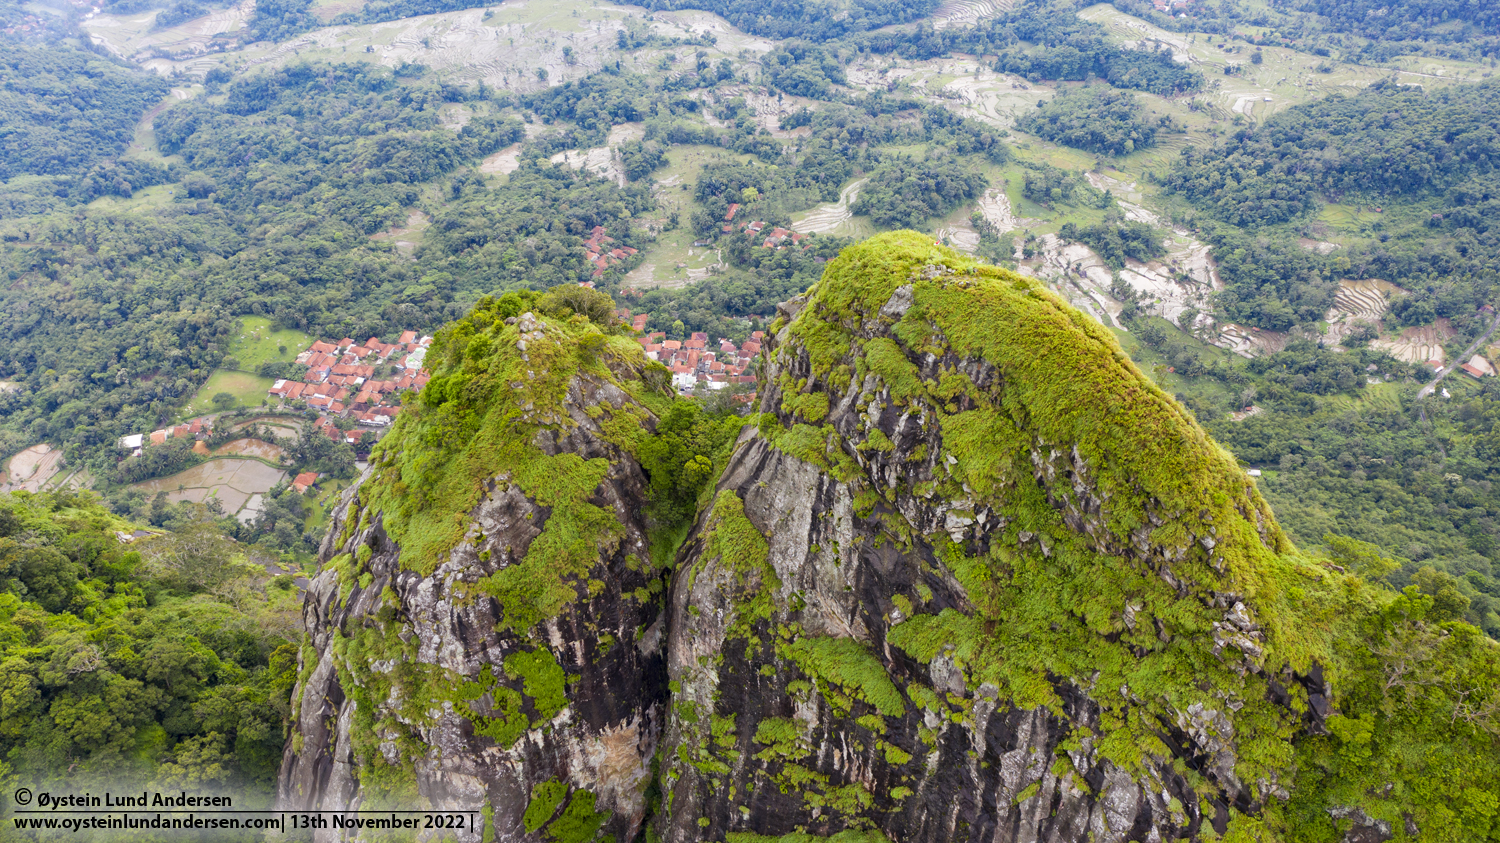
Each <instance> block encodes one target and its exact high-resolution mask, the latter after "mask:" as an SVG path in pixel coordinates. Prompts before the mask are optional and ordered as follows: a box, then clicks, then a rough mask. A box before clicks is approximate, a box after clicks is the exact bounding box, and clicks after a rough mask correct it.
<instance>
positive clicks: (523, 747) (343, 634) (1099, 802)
mask: <svg viewBox="0 0 1500 843" xmlns="http://www.w3.org/2000/svg"><path fill="white" fill-rule="evenodd" d="M772 333H773V335H774V336H773V338H772V339H771V340H770V342H769V343H768V349H769V350H768V353H767V357H766V361H767V362H766V366H765V369H764V372H763V373H762V378H761V383H762V385H763V392H762V396H761V398H760V403H759V410H760V412H759V414H758V415H754V416H751V417H750V419H749V421H750V423H749V424H747V426H746V427H745V428H744V430H743V432H742V433H741V435H740V437H739V440H738V441H737V442H736V443H735V445H734V448H733V451H732V453H731V454H729V455H728V457H727V464H726V465H724V467H723V469H722V471H721V472H720V473H719V475H718V477H717V482H716V483H714V484H712V486H711V488H708V489H706V490H704V492H703V494H702V495H701V497H700V506H699V508H698V514H697V517H696V521H695V523H694V524H693V525H692V528H691V530H690V531H688V532H687V534H686V535H687V537H686V539H685V540H683V541H681V542H680V545H679V544H677V543H674V542H670V541H667V540H665V539H663V538H662V535H663V534H664V533H670V531H664V530H660V529H659V527H660V526H661V525H656V524H651V523H648V519H647V518H646V516H645V515H644V514H643V513H644V512H645V505H644V504H645V499H646V495H647V492H646V489H647V485H648V477H647V476H646V474H645V472H644V470H643V469H642V467H641V461H640V460H638V459H637V456H636V454H637V450H636V449H637V447H638V445H639V443H640V442H641V441H642V438H643V437H649V436H651V435H652V431H653V430H654V426H655V422H656V418H657V413H659V412H661V409H662V407H663V406H665V402H669V401H670V399H669V398H666V397H664V396H663V394H662V392H661V390H660V388H659V387H658V386H657V384H658V382H659V372H657V371H656V370H654V369H653V367H652V366H651V364H649V363H647V362H646V361H645V360H644V359H642V358H641V355H640V354H639V351H638V349H637V348H636V347H635V345H634V343H630V342H626V341H622V340H621V339H620V338H617V337H607V336H605V335H604V334H602V333H601V332H600V331H599V330H598V329H597V328H595V327H594V326H592V325H589V324H587V323H586V321H584V320H582V319H581V317H574V318H572V319H560V318H555V317H549V318H546V319H538V318H537V317H535V316H533V315H531V314H526V315H523V316H521V317H520V318H519V319H517V318H511V319H509V320H506V319H503V318H501V317H500V316H498V315H496V314H495V313H494V312H493V310H492V311H491V312H489V313H488V314H487V313H486V312H485V310H484V307H483V306H482V307H481V308H480V310H479V311H476V314H471V316H470V317H468V319H467V320H466V321H464V322H463V323H461V324H459V325H458V326H455V327H451V328H449V329H447V330H446V331H445V334H444V338H443V340H442V341H441V342H440V346H441V347H440V348H438V349H435V351H434V354H433V355H432V357H431V358H430V359H435V360H437V361H438V362H437V363H436V364H435V365H436V366H437V367H438V372H437V376H436V377H435V378H434V380H433V383H432V384H430V385H429V386H428V388H427V390H426V392H424V395H423V398H422V402H421V404H420V406H418V407H416V408H414V410H413V411H410V412H408V413H406V414H403V416H402V418H401V421H400V423H399V424H398V427H397V429H396V430H395V431H393V433H392V435H391V436H390V437H389V438H388V440H387V442H386V443H385V444H384V445H382V449H381V451H380V452H378V453H377V456H376V458H375V460H374V463H373V464H372V468H371V472H370V474H369V475H368V476H367V477H366V478H365V480H364V481H363V483H362V485H360V486H359V487H357V488H356V489H354V490H353V491H352V492H351V493H350V494H349V495H348V496H347V499H346V503H345V504H344V506H343V508H342V509H341V510H340V512H339V513H338V515H337V517H336V519H335V521H334V523H333V525H332V527H331V528H330V532H329V535H328V538H327V539H326V540H325V542H324V545H323V548H322V553H321V558H322V559H323V560H324V569H323V571H322V573H321V574H320V575H319V576H318V578H317V579H316V580H315V582H314V583H313V586H312V588H311V590H310V591H309V594H308V597H307V603H306V609H305V620H306V624H307V628H308V632H309V637H308V643H307V645H306V646H305V647H304V649H303V652H302V661H301V679H300V681H299V682H298V685H297V689H296V692H295V695H296V696H295V700H294V702H295V710H294V715H295V723H294V727H293V734H292V737H291V740H290V741H289V743H288V746H287V750H286V756H285V760H284V763H283V767H282V775H281V780H280V794H279V802H280V804H281V805H282V806H283V807H285V808H288V809H297V808H310V807H319V808H323V809H327V810H341V809H346V808H375V807H379V806H381V805H393V806H396V807H417V806H425V805H432V806H434V807H437V808H441V809H445V810H453V811H460V812H474V813H475V815H477V816H479V817H480V818H481V822H480V826H481V827H479V828H466V829H462V830H459V831H457V832H450V833H455V834H456V836H457V837H458V839H461V840H466V841H469V840H472V841H478V840H481V839H484V840H497V841H538V843H540V841H554V843H562V842H563V841H567V842H568V843H573V841H586V840H600V839H611V838H612V839H614V840H615V841H617V843H628V841H632V840H636V839H649V840H662V841H671V843H686V842H687V841H698V840H713V841H720V840H731V841H737V843H757V842H758V841H766V840H785V841H789V842H790V841H806V840H809V839H813V838H824V837H829V838H832V839H834V840H838V841H844V843H856V841H880V840H891V841H912V843H929V842H930V843H938V842H939V841H969V840H973V841H979V840H984V841H1022V840H1025V841H1078V840H1093V841H1099V843H1104V841H1122V840H1170V839H1216V838H1219V837H1223V836H1226V835H1233V834H1247V835H1251V836H1255V835H1256V829H1262V825H1261V823H1262V819H1263V815H1264V814H1265V812H1266V811H1267V809H1268V807H1269V808H1274V807H1275V806H1277V805H1279V804H1281V802H1283V801H1284V800H1285V799H1286V798H1287V797H1288V787H1289V786H1290V784H1291V781H1292V778H1293V777H1294V774H1295V770H1294V768H1295V763H1294V749H1293V747H1294V746H1295V744H1296V742H1297V741H1299V740H1302V739H1304V738H1306V737H1308V736H1315V735H1318V734H1320V733H1323V732H1324V731H1325V729H1326V724H1325V718H1326V717H1328V716H1329V715H1330V713H1331V711H1332V709H1331V707H1330V706H1331V703H1330V700H1331V699H1332V696H1333V692H1332V691H1331V689H1330V688H1329V687H1328V686H1327V683H1325V681H1324V679H1323V671H1322V669H1321V667H1320V656H1321V655H1322V654H1323V653H1324V652H1325V650H1320V649H1319V648H1320V647H1325V648H1326V642H1325V643H1319V641H1320V639H1318V638H1317V634H1316V633H1308V632H1306V631H1304V630H1302V629H1301V628H1300V627H1299V625H1298V624H1299V621H1298V618H1297V606H1296V604H1295V602H1294V601H1295V597H1289V596H1288V590H1287V589H1286V588H1285V587H1283V584H1284V583H1285V582H1286V581H1287V580H1288V579H1293V580H1296V579H1299V578H1300V579H1303V580H1306V581H1308V582H1313V581H1317V582H1322V580H1323V577H1324V570H1323V569H1322V568H1321V566H1315V565H1313V564H1312V563H1309V562H1306V561H1304V560H1302V559H1301V558H1300V557H1298V556H1297V555H1296V554H1295V552H1294V551H1293V549H1292V548H1291V546H1290V545H1289V543H1288V542H1287V541H1286V539H1285V538H1284V537H1283V536H1282V534H1281V532H1280V531H1279V529H1278V528H1277V526H1276V524H1275V521H1274V519H1273V518H1272V515H1271V513H1270V511H1269V509H1268V508H1267V507H1266V505H1265V504H1264V502H1263V501H1262V500H1261V499H1260V497H1259V495H1258V494H1257V493H1256V491H1255V489H1254V487H1253V486H1252V484H1251V483H1250V481H1248V480H1247V479H1246V478H1245V476H1244V473H1243V472H1242V471H1241V470H1240V469H1238V468H1237V467H1236V465H1235V462H1234V460H1233V459H1232V458H1231V457H1230V456H1229V455H1228V454H1226V453H1225V452H1224V451H1222V450H1221V449H1220V448H1219V447H1218V446H1216V445H1215V444H1214V443H1213V442H1211V441H1210V440H1209V439H1208V438H1207V437H1206V436H1205V435H1204V434H1203V432H1202V431H1201V430H1200V429H1199V428H1198V427H1197V426H1196V424H1195V423H1194V422H1193V420H1192V419H1191V418H1190V417H1189V416H1188V415H1187V414H1186V413H1185V411H1184V410H1182V408H1181V407H1180V406H1178V405H1177V404H1176V403H1175V402H1173V401H1172V400H1171V399H1170V398H1169V397H1167V396H1166V395H1164V394H1163V393H1161V391H1160V390H1158V389H1157V388H1156V387H1155V386H1154V385H1153V384H1152V383H1151V382H1150V381H1149V380H1148V379H1147V378H1145V377H1144V376H1142V375H1141V374H1140V372H1139V371H1138V370H1137V369H1136V368H1135V367H1134V366H1133V365H1132V364H1131V363H1130V362H1129V360H1128V359H1127V358H1126V357H1125V355H1124V354H1123V352H1122V351H1121V350H1120V348H1119V346H1118V344H1117V343H1116V342H1115V340H1114V339H1113V337H1112V336H1111V335H1110V334H1109V333H1108V332H1107V331H1106V330H1105V329H1103V328H1101V327H1100V326H1098V325H1097V324H1095V323H1093V322H1092V321H1090V320H1089V319H1087V318H1086V317H1084V316H1082V315H1081V314H1079V313H1078V312H1076V311H1074V310H1072V309H1071V308H1070V307H1068V306H1067V305H1066V304H1064V303H1063V302H1061V301H1060V300H1059V299H1057V298H1056V297H1055V296H1053V295H1052V294H1050V293H1048V292H1046V291H1045V290H1043V289H1042V288H1040V286H1039V285H1037V284H1036V283H1035V282H1033V281H1030V280H1027V279H1024V278H1021V277H1019V276H1015V275H1013V274H1010V273H1007V272H1005V271H1003V270H999V269H995V268H992V267H984V266H977V265H975V264H974V263H973V262H971V261H969V260H967V259H966V258H963V257H961V256H959V255H956V254H954V253H952V252H950V251H947V250H944V249H940V248H937V247H934V246H932V245H931V241H930V240H928V239H926V238H924V237H922V236H920V235H915V234H912V233H910V232H906V233H898V234H892V235H883V236H881V237H879V238H876V240H874V241H871V242H868V243H865V244H862V245H860V246H858V247H854V248H851V249H850V250H848V251H847V252H846V253H845V254H844V255H843V256H841V257H840V258H839V259H837V260H836V261H833V262H831V263H830V264H829V268H828V270H827V272H826V274H825V276H824V278H823V280H822V281H820V282H819V283H818V284H817V285H816V286H815V287H814V288H813V289H812V290H810V291H809V293H808V294H806V295H804V296H802V297H800V298H798V299H796V300H794V301H792V302H789V303H787V304H786V305H783V312H782V315H781V317H780V318H779V319H778V320H777V321H776V322H775V323H774V324H773V326H772ZM444 361H446V362H444ZM674 550H675V552H674ZM1350 816H1353V818H1352V819H1351V818H1350ZM1341 821H1342V825H1341V826H1340V828H1341V829H1343V831H1347V833H1349V834H1352V835H1356V836H1358V835H1364V836H1359V837H1357V839H1384V838H1385V837H1388V836H1389V833H1390V830H1389V824H1384V828H1381V827H1380V825H1381V824H1378V823H1376V822H1375V821H1373V820H1369V819H1368V817H1364V816H1363V815H1362V814H1357V812H1356V813H1355V814H1349V813H1346V814H1345V816H1344V817H1342V818H1341ZM1343 831H1341V832H1340V833H1343ZM319 834H320V835H321V836H322V837H323V838H326V839H341V838H342V837H343V836H346V835H348V836H352V833H350V832H343V831H332V830H330V831H327V832H320V833H319ZM806 835H811V836H812V837H811V838H810V837H808V836H806ZM1351 839H1354V838H1351Z"/></svg>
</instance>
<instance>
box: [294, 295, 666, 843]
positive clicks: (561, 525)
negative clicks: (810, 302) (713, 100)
mask: <svg viewBox="0 0 1500 843" xmlns="http://www.w3.org/2000/svg"><path fill="white" fill-rule="evenodd" d="M429 360H433V361H435V364H434V365H435V374H434V379H433V381H434V382H435V383H437V384H438V388H437V389H436V390H431V389H429V390H427V391H425V392H424V393H423V397H422V400H421V401H420V402H419V403H418V405H417V406H415V407H412V408H409V409H408V410H407V412H405V413H403V414H402V415H401V417H400V420H399V421H398V423H397V425H396V427H395V429H393V431H392V433H391V435H390V436H389V437H388V438H387V439H386V440H385V441H384V442H382V444H381V445H380V447H379V448H378V449H377V450H376V452H375V454H374V455H372V462H371V468H370V471H369V473H368V474H367V475H366V476H365V477H363V478H362V479H361V481H360V483H359V484H358V485H356V486H355V488H353V489H351V490H350V492H349V493H347V494H346V496H345V499H344V503H343V505H342V507H341V508H340V510H339V511H338V513H337V514H336V516H335V518H334V521H333V524H332V526H331V527H330V531H329V534H328V538H327V539H326V540H325V542H324V544H323V548H322V551H321V553H320V558H321V559H322V560H323V569H322V572H321V573H320V574H319V576H318V577H317V579H316V580H315V581H314V583H313V585H312V588H311V589H310V591H309V593H308V598H307V603H306V609H305V621H306V626H307V629H308V630H309V641H308V645H307V646H306V647H304V649H303V652H302V656H301V677H302V678H301V681H300V682H299V683H298V686H297V689H296V691H295V712H296V723H295V726H294V735H293V738H292V740H291V742H290V743H289V745H288V747H287V752H286V757H285V760H284V762H283V767H282V775H281V781H280V799H279V801H280V804H281V805H282V806H283V807H284V808H287V809H299V808H311V807H320V808H322V809H325V810H336V809H342V808H346V807H379V806H381V805H383V804H390V805H392V806H393V807H411V806H412V805H413V804H416V803H418V802H419V801H423V802H425V803H427V804H430V805H432V806H434V807H439V808H443V809H446V810H453V811H473V812H476V813H477V814H482V815H483V817H484V822H485V823H486V824H487V825H488V827H489V829H490V834H491V835H492V836H491V838H489V839H497V840H522V839H526V840H533V839H535V840H543V839H557V836H558V835H560V834H562V833H563V831H557V834H553V830H559V829H560V830H566V832H567V833H568V834H585V836H584V837H581V838H578V839H592V838H593V837H594V836H596V835H598V834H609V835H613V836H614V837H615V838H616V839H620V840H629V839H632V838H633V837H634V836H635V834H636V833H637V831H638V830H639V828H640V826H641V823H642V821H643V820H644V818H645V815H646V807H647V806H646V797H645V792H646V789H647V786H648V784H649V782H650V780H651V767H650V759H651V757H652V754H653V752H654V751H655V748H656V743H657V739H658V735H659V734H660V730H661V726H662V721H663V719H664V713H665V712H664V703H665V699H666V687H665V682H666V677H665V670H664V663H663V647H662V642H663V635H662V632H661V629H662V621H661V616H662V605H663V599H662V590H663V589H662V579H661V577H662V572H661V570H660V569H659V567H658V566H657V565H656V564H654V563H653V561H652V559H653V557H652V555H651V552H650V547H649V542H648V538H647V532H648V526H647V524H646V520H645V517H644V515H643V513H642V507H641V506H640V502H641V501H642V500H643V499H644V497H645V496H646V487H647V478H646V476H645V474H644V472H643V471H642V469H641V466H640V464H639V462H638V461H637V460H636V458H635V456H634V448H635V446H636V444H637V443H638V441H639V439H640V437H642V436H645V435H649V433H650V431H651V430H652V428H653V427H654V425H655V414H654V413H653V412H652V410H651V409H649V408H648V406H647V405H648V404H651V403H660V401H662V400H664V399H663V398H662V397H661V396H660V395H658V394H656V393H655V392H654V390H653V389H652V388H651V387H650V386H648V385H647V384H646V383H645V382H644V380H643V375H644V374H645V373H646V372H647V371H648V369H649V362H648V361H646V360H645V359H644V358H643V357H642V356H641V353H640V350H639V348H638V347H637V346H636V345H635V343H633V342H629V341H628V340H625V339H623V338H620V337H610V336H606V335H605V334H603V333H602V332H601V331H600V330H599V329H598V327H597V326H594V325H592V324H590V323H588V322H587V320H583V319H581V317H574V319H572V320H558V319H555V318H554V319H551V320H550V321H549V320H547V319H543V318H541V317H538V316H537V315H536V314H533V313H530V312H527V313H523V314H521V315H520V316H519V317H518V318H517V317H510V318H508V319H500V318H498V316H497V314H496V313H495V312H494V309H493V305H491V308H490V309H486V308H485V307H484V306H483V305H482V306H481V307H480V308H479V309H477V310H476V311H475V312H474V313H472V314H470V315H469V316H468V317H466V319H465V320H463V321H461V322H459V323H457V324H455V325H453V326H450V327H449V328H447V329H445V330H444V331H443V332H442V334H441V335H440V336H439V337H438V340H437V341H436V342H435V343H434V346H433V351H432V353H431V355H430V356H429ZM481 833H482V832H481V829H465V830H463V831H462V832H461V833H460V838H461V839H463V840H475V841H477V840H479V839H481ZM319 834H320V835H323V836H325V837H328V838H329V839H339V838H341V836H342V834H341V833H340V832H335V831H333V830H329V831H327V832H319ZM548 835H552V836H551V837H550V838H549V837H548Z"/></svg>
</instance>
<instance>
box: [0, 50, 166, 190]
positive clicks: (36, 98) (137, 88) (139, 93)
mask: <svg viewBox="0 0 1500 843" xmlns="http://www.w3.org/2000/svg"><path fill="white" fill-rule="evenodd" d="M167 87H168V86H167V82H166V80H164V79H162V78H161V77H160V76H157V75H156V74H154V73H150V72H147V71H143V70H138V69H135V68H129V67H126V66H123V65H120V64H117V63H115V62H113V61H109V60H107V59H104V58H102V57H100V56H96V55H94V54H92V53H86V52H84V51H82V50H78V49H73V48H69V47H65V46H62V45H57V46H52V45H48V46H41V45H30V44H19V43H6V45H5V49H4V50H3V51H0V180H6V179H10V178H13V177H15V176H19V175H24V174H29V175H39V176H55V177H62V178H58V179H57V180H56V181H55V182H54V183H55V184H56V185H57V187H56V188H55V189H56V190H58V192H62V193H66V192H67V191H68V188H69V187H70V186H71V185H72V184H73V183H74V182H75V180H78V179H84V178H90V177H92V178H95V179H104V180H107V181H109V183H110V187H111V188H112V189H111V190H108V191H105V192H109V193H118V192H123V193H124V194H125V195H127V196H128V195H129V194H130V186H129V185H128V184H125V183H124V182H125V181H128V180H129V179H130V177H131V175H132V172H131V171H130V170H121V169H120V168H119V167H118V166H116V165H114V164H112V163H109V164H106V163H105V161H106V159H112V158H114V157H115V156H117V155H119V154H120V153H121V152H123V151H124V150H125V146H126V144H128V143H130V141H131V139H132V137H133V136H134V134H135V126H136V123H137V122H138V121H139V120H140V119H141V114H142V113H143V112H144V111H145V110H146V109H148V108H150V107H151V106H152V105H155V104H156V103H157V102H158V101H160V100H161V98H162V97H164V96H166V93H167ZM85 174H88V175H85ZM116 182H120V184H118V185H117V184H116ZM147 183H148V184H149V183H150V182H147ZM136 186H141V185H140V183H139V180H137V185H136Z"/></svg>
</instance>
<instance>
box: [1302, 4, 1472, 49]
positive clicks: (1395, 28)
mask: <svg viewBox="0 0 1500 843" xmlns="http://www.w3.org/2000/svg"><path fill="white" fill-rule="evenodd" d="M1300 6H1301V8H1303V9H1306V10H1307V11H1311V12H1315V13H1317V14H1319V15H1322V16H1324V17H1325V18H1327V19H1328V22H1329V24H1330V25H1331V26H1332V27H1333V28H1335V29H1338V30H1341V31H1343V32H1351V33H1354V34H1356V35H1361V36H1363V37H1365V38H1371V39H1375V40H1379V41H1396V42H1400V41H1415V40H1422V39H1434V40H1443V41H1451V42H1455V43H1462V42H1464V41H1467V40H1471V39H1472V38H1473V37H1474V35H1476V34H1479V33H1483V34H1487V35H1500V9H1497V8H1496V7H1495V5H1494V4H1493V3H1488V2H1485V0H1407V2H1403V3H1397V4H1389V3H1381V2H1377V0H1338V1H1337V2H1335V0H1303V2H1302V3H1300Z"/></svg>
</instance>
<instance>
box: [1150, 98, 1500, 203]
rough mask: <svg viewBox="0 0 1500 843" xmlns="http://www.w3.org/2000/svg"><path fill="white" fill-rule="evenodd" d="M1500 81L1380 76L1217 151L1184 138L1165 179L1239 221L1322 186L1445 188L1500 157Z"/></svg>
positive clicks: (1357, 190) (1335, 189) (1409, 191)
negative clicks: (1437, 84)
mask: <svg viewBox="0 0 1500 843" xmlns="http://www.w3.org/2000/svg"><path fill="white" fill-rule="evenodd" d="M1497 92H1500V82H1485V83H1482V84H1476V85H1453V86H1449V87H1445V88H1441V89H1438V90H1436V91H1431V92H1428V91H1425V90H1423V89H1422V88H1420V87H1415V86H1409V85H1400V84H1398V83H1396V82H1395V81H1393V80H1388V81H1383V82H1379V83H1377V84H1375V85H1372V86H1370V87H1369V88H1366V89H1365V90H1362V91H1360V92H1359V93H1357V94H1354V95H1333V96H1329V97H1327V98H1325V99H1321V100H1318V101H1316V102H1312V103H1308V104H1305V105H1299V106H1296V107H1294V108H1289V109H1287V110H1285V111H1282V112H1279V113H1277V114H1276V115H1275V116H1273V117H1272V118H1271V119H1269V120H1267V121H1266V122H1265V123H1264V124H1263V125H1261V126H1259V127H1257V128H1256V129H1254V130H1253V131H1247V132H1241V133H1240V134H1238V135H1237V136H1236V137H1235V138H1234V139H1233V140H1232V141H1231V142H1230V143H1228V144H1226V145H1223V146H1220V147H1217V148H1215V149H1211V150H1199V149H1197V148H1194V147H1188V148H1186V149H1184V150H1183V155H1182V157H1181V159H1180V160H1179V161H1178V162H1177V163H1176V165H1175V166H1174V168H1173V171H1172V174H1171V176H1170V177H1169V179H1168V181H1167V186H1168V187H1169V188H1170V189H1172V190H1174V191H1176V192H1178V193H1180V194H1182V195H1183V196H1185V197H1187V198H1189V199H1190V200H1192V201H1193V203H1194V205H1195V207H1199V208H1202V209H1203V210H1205V211H1207V212H1209V213H1212V214H1214V215H1215V216H1217V217H1219V218H1221V219H1224V220H1227V221H1229V222H1234V223H1236V224H1240V225H1245V224H1252V223H1255V224H1265V223H1277V222H1282V221H1284V220H1288V219H1291V218H1292V217H1295V216H1297V215H1298V214H1301V213H1303V212H1305V211H1308V210H1311V209H1312V208H1313V207H1314V201H1315V198H1316V196H1317V195H1318V194H1322V195H1323V196H1325V197H1331V198H1332V199H1333V201H1340V200H1343V199H1346V198H1347V199H1350V200H1359V199H1368V200H1378V199H1381V198H1390V197H1396V196H1406V197H1421V196H1429V195H1441V194H1443V193H1445V192H1448V191H1451V190H1453V189H1454V188H1459V187H1460V186H1462V185H1464V184H1465V183H1466V181H1467V180H1469V179H1471V178H1473V177H1475V176H1477V175H1480V174H1486V173H1489V172H1490V171H1491V170H1492V169H1493V168H1494V167H1495V166H1496V164H1497V163H1500V128H1496V120H1497V116H1500V96H1497Z"/></svg>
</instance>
